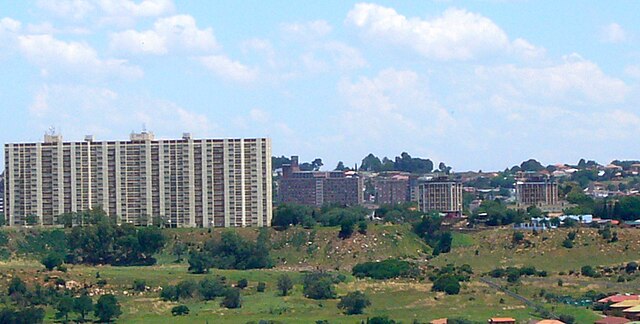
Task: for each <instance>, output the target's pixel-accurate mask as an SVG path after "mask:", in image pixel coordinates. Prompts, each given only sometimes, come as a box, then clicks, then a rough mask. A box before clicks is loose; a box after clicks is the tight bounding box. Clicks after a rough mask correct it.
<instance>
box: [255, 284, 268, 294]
mask: <svg viewBox="0 0 640 324" xmlns="http://www.w3.org/2000/svg"><path fill="white" fill-rule="evenodd" d="M266 289H267V284H266V283H264V282H258V286H257V287H256V291H257V292H264V291H265V290H266Z"/></svg>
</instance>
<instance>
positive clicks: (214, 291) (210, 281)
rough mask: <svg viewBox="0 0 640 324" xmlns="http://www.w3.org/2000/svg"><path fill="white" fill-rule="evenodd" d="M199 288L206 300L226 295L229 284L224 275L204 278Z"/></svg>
mask: <svg viewBox="0 0 640 324" xmlns="http://www.w3.org/2000/svg"><path fill="white" fill-rule="evenodd" d="M198 289H199V291H200V296H202V298H204V300H214V299H216V298H217V297H222V296H224V294H225V291H226V290H227V286H226V285H225V278H224V277H215V278H204V279H202V281H200V285H199V288H198Z"/></svg>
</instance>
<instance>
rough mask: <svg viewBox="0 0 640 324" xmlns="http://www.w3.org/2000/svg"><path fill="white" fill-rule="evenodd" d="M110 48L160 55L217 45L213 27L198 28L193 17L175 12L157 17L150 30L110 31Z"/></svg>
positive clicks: (201, 49) (203, 49)
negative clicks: (111, 32)
mask: <svg viewBox="0 0 640 324" xmlns="http://www.w3.org/2000/svg"><path fill="white" fill-rule="evenodd" d="M110 47H111V49H113V50H116V51H120V52H128V53H134V54H140V53H143V54H155V55H162V54H167V53H168V52H170V51H186V52H189V51H197V52H209V51H212V50H215V49H216V48H217V47H218V45H217V43H216V39H215V37H214V35H213V29H211V28H206V29H199V28H198V27H197V26H196V21H195V19H194V18H193V17H192V16H189V15H177V16H172V17H166V18H160V19H158V20H157V21H156V22H155V23H154V24H153V29H150V30H146V31H141V32H139V31H135V30H126V31H123V32H120V33H114V34H111V35H110Z"/></svg>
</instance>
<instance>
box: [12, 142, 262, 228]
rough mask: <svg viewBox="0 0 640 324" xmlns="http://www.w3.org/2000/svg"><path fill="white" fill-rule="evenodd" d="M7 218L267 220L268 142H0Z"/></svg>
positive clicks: (224, 223)
mask: <svg viewBox="0 0 640 324" xmlns="http://www.w3.org/2000/svg"><path fill="white" fill-rule="evenodd" d="M5 170H6V181H5V201H6V202H7V204H6V206H7V208H6V213H5V215H6V219H7V224H9V225H10V226H20V225H25V219H26V217H27V216H29V215H35V216H37V217H38V224H41V225H55V224H56V223H57V217H58V216H59V215H60V214H63V213H70V212H77V211H84V210H88V209H91V208H95V207H98V206H100V207H101V208H103V209H104V210H105V212H106V213H107V214H108V215H110V216H112V217H115V218H117V221H118V223H133V224H135V225H150V224H151V223H152V221H153V219H154V218H161V219H164V220H165V221H166V222H167V223H168V224H170V225H171V226H172V227H244V226H258V227H262V226H270V224H271V217H272V193H271V191H272V186H271V177H272V175H271V141H270V139H268V138H256V139H192V138H191V136H190V135H189V134H185V135H184V136H183V138H182V139H177V140H155V139H154V136H153V134H152V133H148V132H143V133H140V134H131V137H130V140H129V141H105V142H96V141H94V140H93V138H92V137H91V136H88V137H87V138H86V139H85V141H84V142H63V141H62V138H61V136H59V135H46V136H45V141H44V143H20V144H6V145H5Z"/></svg>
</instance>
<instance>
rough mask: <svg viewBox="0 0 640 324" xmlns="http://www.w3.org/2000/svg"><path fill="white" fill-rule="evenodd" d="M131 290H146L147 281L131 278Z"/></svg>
mask: <svg viewBox="0 0 640 324" xmlns="http://www.w3.org/2000/svg"><path fill="white" fill-rule="evenodd" d="M133 290H135V291H139V292H143V291H145V290H147V282H146V281H145V280H144V279H134V280H133Z"/></svg>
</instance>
